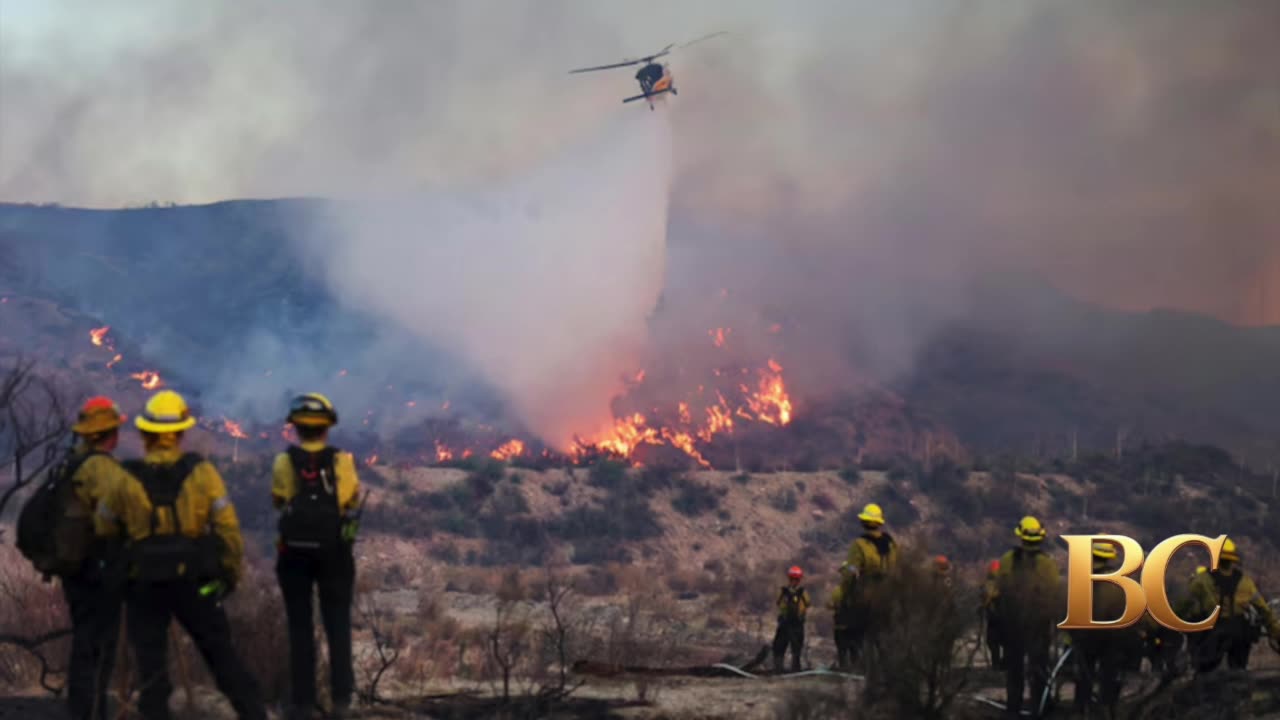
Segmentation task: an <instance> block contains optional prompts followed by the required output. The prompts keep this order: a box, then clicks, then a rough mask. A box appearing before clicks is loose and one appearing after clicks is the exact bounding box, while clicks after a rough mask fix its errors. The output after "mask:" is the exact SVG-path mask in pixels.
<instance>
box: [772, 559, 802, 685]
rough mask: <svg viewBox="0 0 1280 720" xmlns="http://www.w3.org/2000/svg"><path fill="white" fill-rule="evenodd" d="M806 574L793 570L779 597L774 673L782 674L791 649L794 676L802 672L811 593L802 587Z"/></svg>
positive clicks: (794, 568)
mask: <svg viewBox="0 0 1280 720" xmlns="http://www.w3.org/2000/svg"><path fill="white" fill-rule="evenodd" d="M802 579H804V571H803V570H801V569H800V568H799V567H798V566H792V568H791V569H790V570H788V571H787V584H786V585H783V586H782V590H781V591H780V592H779V593H778V630H777V632H776V633H774V635H773V670H774V672H777V673H781V672H782V661H783V660H784V659H785V658H786V654H787V648H788V647H790V648H791V672H800V653H801V652H802V651H803V650H804V621H805V616H806V615H807V614H808V612H809V593H808V591H806V590H805V589H804V587H803V586H801V585H800V581H801V580H802Z"/></svg>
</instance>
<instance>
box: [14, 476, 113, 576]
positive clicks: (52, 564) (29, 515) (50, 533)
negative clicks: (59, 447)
mask: <svg viewBox="0 0 1280 720" xmlns="http://www.w3.org/2000/svg"><path fill="white" fill-rule="evenodd" d="M104 454H105V453H101V452H97V451H91V452H88V453H85V454H69V455H68V456H67V457H66V458H64V459H63V460H62V461H61V462H59V463H58V464H57V465H55V466H54V467H53V468H52V469H51V470H50V471H49V473H48V475H46V476H45V480H44V482H42V483H41V484H40V485H39V486H38V487H37V488H36V491H35V493H34V494H32V496H31V498H30V499H28V500H27V502H26V504H25V505H23V506H22V511H21V512H20V513H19V515H18V528H17V530H18V542H17V545H18V550H19V551H20V552H21V553H22V554H23V556H25V557H26V558H27V560H30V561H31V564H32V565H33V566H34V567H35V569H36V570H38V571H39V572H40V573H41V574H42V575H44V576H45V578H46V579H47V578H48V577H50V576H52V575H63V576H65V575H73V574H75V573H76V572H78V571H79V570H80V569H81V567H82V566H83V564H84V561H85V559H86V558H87V557H88V556H89V548H90V546H91V545H92V544H93V539H94V532H93V508H91V507H89V505H88V504H87V503H85V502H84V501H83V500H81V499H80V496H79V495H78V494H77V493H76V484H75V481H74V479H73V478H74V476H75V474H76V471H77V470H79V469H80V466H81V465H83V464H84V463H85V461H86V460H88V459H89V458H90V457H92V456H94V455H104Z"/></svg>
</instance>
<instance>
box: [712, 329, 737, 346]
mask: <svg viewBox="0 0 1280 720" xmlns="http://www.w3.org/2000/svg"><path fill="white" fill-rule="evenodd" d="M731 332H733V331H732V330H731V329H730V328H713V329H711V330H708V331H707V334H708V335H710V336H711V342H713V343H715V346H716V347H718V348H722V347H724V339H725V337H726V336H728V335H729V333H731Z"/></svg>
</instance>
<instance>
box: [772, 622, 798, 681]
mask: <svg viewBox="0 0 1280 720" xmlns="http://www.w3.org/2000/svg"><path fill="white" fill-rule="evenodd" d="M788 647H790V648H791V671H792V672H799V671H800V653H801V652H802V651H803V650H804V620H803V619H793V618H778V630H777V632H775V633H774V634H773V666H774V669H776V670H779V671H780V670H782V661H783V660H784V659H785V658H786V655H787V648H788Z"/></svg>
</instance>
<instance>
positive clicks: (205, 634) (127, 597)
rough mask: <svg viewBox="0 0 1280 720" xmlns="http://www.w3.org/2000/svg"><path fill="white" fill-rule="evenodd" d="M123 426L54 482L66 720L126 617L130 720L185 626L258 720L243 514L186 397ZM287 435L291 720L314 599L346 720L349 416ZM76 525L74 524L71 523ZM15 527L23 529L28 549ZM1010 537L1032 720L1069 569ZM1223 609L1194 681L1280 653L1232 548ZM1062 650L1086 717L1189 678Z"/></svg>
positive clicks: (1194, 586) (304, 702)
mask: <svg viewBox="0 0 1280 720" xmlns="http://www.w3.org/2000/svg"><path fill="white" fill-rule="evenodd" d="M125 421H126V417H125V415H124V413H122V412H121V411H120V409H119V407H118V406H117V405H116V404H115V403H114V402H112V401H111V400H110V399H109V398H104V397H96V398H92V399H90V400H89V401H87V402H86V403H85V405H84V406H83V407H82V408H81V410H80V413H79V416H78V418H77V420H76V422H75V424H74V426H73V427H72V431H73V433H75V435H76V436H77V438H78V441H77V444H76V445H75V447H74V449H73V450H72V451H71V452H70V453H69V455H68V457H67V458H66V459H65V460H64V461H63V462H62V463H61V464H60V465H59V469H58V470H57V471H55V473H56V474H60V476H61V477H62V478H63V480H65V482H66V483H67V486H68V487H71V488H73V492H74V495H73V496H72V499H74V500H76V501H78V503H79V505H78V506H79V507H83V508H87V509H88V512H87V513H80V515H83V516H84V518H83V519H84V521H85V522H87V523H88V524H89V526H90V529H89V536H90V538H91V540H90V542H89V543H88V545H87V548H86V549H85V551H84V553H83V557H79V556H77V557H75V558H74V562H72V563H71V564H70V565H68V566H66V567H69V568H71V569H69V570H67V571H59V572H58V574H59V576H60V579H61V586H62V588H63V592H64V595H65V598H66V601H67V604H68V606H69V608H70V614H71V619H72V633H73V634H72V649H71V658H70V662H69V665H68V671H67V676H68V677H67V691H68V692H67V700H68V705H69V707H70V710H71V714H72V716H73V717H75V718H77V720H80V719H85V720H100V719H105V718H106V717H108V708H107V688H108V686H109V683H110V678H111V674H112V670H113V660H114V657H115V655H116V650H117V647H116V645H117V642H116V640H117V637H118V635H119V634H120V628H121V616H122V615H123V616H124V620H125V623H124V625H125V630H126V632H125V634H126V636H127V637H128V639H129V642H130V644H131V645H132V647H133V651H134V655H135V657H136V659H137V665H138V675H139V677H138V682H137V686H138V687H139V688H140V691H139V698H138V702H137V709H138V711H139V712H140V713H141V715H142V716H143V717H145V718H147V719H148V720H161V719H167V718H169V717H170V714H169V708H168V701H169V696H170V694H171V691H172V685H171V683H170V680H169V675H168V660H167V653H168V647H169V641H168V627H169V624H170V620H175V619H176V620H177V621H178V623H179V624H180V625H181V626H182V627H183V628H184V629H185V630H186V631H187V633H188V634H190V636H191V639H192V640H193V641H194V643H195V645H196V648H197V649H198V650H199V652H200V654H201V656H202V657H203V659H204V661H205V663H206V664H207V665H208V667H209V669H210V671H211V672H212V674H213V677H214V679H215V681H216V683H217V686H218V689H219V690H220V691H221V692H222V693H223V694H224V695H225V696H226V697H227V698H228V699H229V700H230V702H231V705H232V706H233V707H234V708H235V711H236V713H237V715H238V716H239V717H240V718H248V719H253V720H259V719H262V718H265V717H266V706H265V703H264V700H263V697H262V693H261V690H260V688H259V687H258V685H257V683H256V681H255V680H254V678H253V676H252V675H251V674H250V672H249V671H248V669H247V668H246V666H245V664H244V663H243V662H242V659H241V658H240V657H239V656H238V655H237V652H236V650H235V648H234V647H233V644H232V640H231V632H230V626H229V622H228V619H227V614H226V612H225V610H224V609H223V606H222V600H223V598H224V597H225V596H226V595H227V594H228V593H230V592H232V591H233V590H234V589H235V588H236V586H237V584H238V583H239V582H240V581H241V579H242V578H243V572H244V571H243V567H244V561H243V557H244V547H245V543H244V539H243V537H242V535H241V532H240V525H239V521H238V520H237V516H236V510H235V507H234V506H233V505H232V502H231V500H230V498H229V497H228V494H227V489H226V486H225V484H224V483H223V480H222V477H221V475H219V473H218V470H217V469H216V468H215V467H214V465H213V463H211V462H210V461H209V460H208V459H206V458H203V457H201V456H200V455H198V454H196V453H191V452H184V450H183V448H182V444H183V435H184V433H185V432H186V431H187V430H188V429H190V428H191V427H193V426H194V425H195V423H196V419H195V417H193V416H192V414H191V412H190V410H189V409H188V406H187V403H186V401H185V400H184V399H183V398H182V396H181V395H179V394H178V393H175V392H173V391H170V390H164V391H161V392H158V393H156V394H155V395H153V396H152V397H151V398H150V399H149V400H148V402H147V403H146V406H145V408H144V409H143V410H142V412H141V413H140V414H139V415H138V416H137V417H136V418H135V419H134V425H135V426H136V428H137V430H138V431H139V433H140V435H141V440H142V446H143V448H144V455H143V457H141V458H136V459H131V460H125V461H123V462H122V461H118V460H116V459H115V457H114V456H113V453H114V451H115V450H116V448H117V445H118V442H119V430H120V428H121V426H122V425H123V424H124V422H125ZM288 422H289V423H290V424H292V425H293V426H294V428H295V429H296V431H297V435H298V440H299V442H298V443H297V444H296V445H292V446H290V447H289V448H288V450H287V451H286V452H283V453H280V454H279V455H277V456H276V458H275V461H274V465H273V467H272V483H271V502H272V504H273V506H274V507H275V508H276V509H277V510H278V511H279V513H280V521H279V534H278V536H277V542H276V551H277V552H276V577H277V580H278V582H279V585H280V590H281V595H282V596H283V598H284V607H285V612H286V615H287V622H288V636H289V650H290V698H289V700H290V705H289V708H288V711H287V713H286V717H288V718H290V720H292V719H294V718H309V717H312V716H313V714H314V712H315V711H316V709H317V699H316V682H315V665H316V652H315V646H314V629H313V610H312V595H313V592H315V593H317V594H318V595H319V605H320V615H321V620H322V624H323V626H324V629H325V635H326V640H327V642H328V649H329V671H330V677H329V682H330V691H331V692H330V697H331V705H332V708H331V713H332V716H334V717H342V716H344V715H345V714H346V710H347V709H348V708H349V707H350V705H351V701H352V695H353V691H354V678H353V673H352V659H351V604H352V599H353V597H352V596H353V590H354V577H355V567H354V558H353V554H352V544H353V542H354V540H355V535H356V532H357V529H358V523H359V513H360V505H361V503H360V501H359V499H358V496H359V494H360V482H359V479H358V478H357V476H356V466H355V461H354V459H353V458H352V456H351V454H350V453H347V452H342V451H339V450H336V449H335V448H333V447H332V446H330V445H329V444H328V432H329V429H330V428H331V427H332V426H333V425H335V424H337V422H338V415H337V412H336V411H335V410H334V407H333V404H332V403H331V402H330V401H329V400H328V399H327V398H325V397H324V396H323V395H320V394H318V393H309V394H305V395H300V396H298V397H296V398H294V400H293V401H292V403H291V405H290V407H289V413H288ZM264 500H265V498H264ZM24 512H25V509H24ZM76 514H77V513H75V512H70V511H69V512H68V513H66V515H67V516H68V517H70V516H75V515H76ZM64 519H65V518H64ZM858 519H859V520H860V521H861V524H862V527H863V532H862V534H861V535H860V536H859V537H858V538H856V539H855V540H854V541H853V543H852V545H851V546H850V547H849V552H848V557H847V558H846V560H845V562H844V563H843V564H842V565H841V566H840V581H839V584H838V586H837V587H836V588H835V590H834V591H833V592H832V593H831V597H830V600H829V603H828V605H829V607H830V608H831V609H832V611H833V614H834V627H835V645H836V654H837V658H836V660H837V665H838V667H840V668H849V667H851V666H852V665H854V664H855V663H863V664H864V665H873V664H874V663H875V658H874V657H871V656H870V655H871V653H869V652H868V651H869V650H870V649H872V648H874V647H875V643H874V642H872V641H873V639H875V637H876V636H877V635H883V634H886V633H892V632H893V628H892V624H893V621H892V618H891V617H890V614H889V613H888V612H887V609H886V608H885V602H884V599H885V597H886V593H892V592H894V584H895V579H896V577H897V572H896V570H897V568H898V546H897V543H896V542H895V541H894V539H893V537H892V536H891V535H890V534H889V533H888V532H886V531H885V530H884V525H885V516H884V512H883V510H882V509H881V508H880V506H878V505H876V504H869V505H867V506H866V507H865V508H863V510H862V512H861V513H859V515H858ZM59 527H61V525H59ZM22 529H23V528H22V523H21V520H20V524H19V538H20V542H19V546H20V548H21V547H22V546H23V543H22ZM1014 534H1015V535H1016V536H1017V538H1018V539H1019V541H1020V542H1019V545H1018V546H1017V547H1015V548H1013V549H1011V550H1009V551H1008V552H1006V553H1005V554H1004V556H1003V557H1001V558H1000V559H999V560H997V561H994V562H992V563H991V565H990V567H989V571H988V577H987V580H986V583H985V584H984V586H983V589H982V593H981V594H982V601H981V608H982V615H983V617H984V619H985V625H986V634H985V640H986V643H987V645H988V648H989V650H990V656H991V661H992V666H993V667H995V668H997V669H1003V670H1004V671H1005V673H1006V675H1007V686H1006V689H1007V691H1008V695H1007V707H1008V711H1009V713H1010V714H1011V715H1013V716H1018V715H1019V713H1020V711H1021V709H1022V706H1023V691H1024V689H1025V686H1026V685H1030V690H1031V697H1032V699H1033V701H1032V704H1031V708H1030V709H1031V714H1032V715H1033V716H1034V715H1035V714H1036V713H1037V712H1038V710H1039V703H1038V699H1039V698H1040V697H1041V696H1042V695H1043V693H1044V691H1045V687H1046V684H1047V683H1048V680H1049V675H1048V670H1049V668H1048V666H1049V658H1050V649H1051V645H1052V642H1053V637H1054V632H1055V623H1056V621H1057V620H1058V619H1059V616H1060V615H1061V610H1062V608H1063V607H1064V605H1063V602H1062V596H1061V594H1060V571H1059V567H1058V563H1057V561H1055V560H1054V559H1053V558H1052V557H1051V556H1050V555H1049V554H1048V553H1046V552H1044V551H1043V547H1044V541H1045V538H1046V536H1047V533H1046V531H1045V529H1044V527H1043V526H1042V525H1041V524H1040V522H1039V521H1038V520H1037V519H1036V518H1034V517H1025V518H1023V519H1022V521H1021V522H1020V523H1019V524H1018V526H1017V527H1016V528H1015V530H1014ZM24 552H26V550H24ZM30 556H31V555H30V554H29V557H30ZM1115 559H1116V549H1115V548H1114V547H1113V546H1111V545H1109V544H1102V543H1098V544H1095V545H1094V546H1093V560H1094V568H1095V573H1103V572H1107V571H1108V569H1109V568H1111V567H1112V565H1113V563H1114V561H1115ZM933 570H934V572H935V573H936V575H935V579H938V580H941V581H942V582H943V583H944V586H945V590H946V596H947V597H951V595H952V588H951V582H950V574H951V564H950V563H949V562H948V561H947V559H946V558H945V557H944V556H938V557H936V558H935V559H934V563H933ZM788 576H789V582H788V584H787V585H786V586H784V587H783V588H782V589H781V592H780V593H779V595H778V599H777V607H778V627H777V633H776V636H775V638H774V642H773V647H772V650H773V657H774V668H775V670H776V671H777V672H782V671H783V664H784V663H783V661H784V659H785V655H786V653H787V651H788V650H790V652H791V656H792V663H791V670H792V671H793V672H794V671H799V670H800V668H801V665H800V655H801V653H802V652H803V648H804V628H805V618H806V615H807V613H808V610H809V608H810V605H811V600H810V597H809V594H808V592H807V591H806V590H805V589H804V587H803V585H802V584H801V583H802V580H803V572H802V571H801V569H800V568H799V567H792V568H790V570H789V572H788ZM1124 601H1125V598H1124V595H1123V591H1122V590H1121V589H1120V588H1119V587H1117V586H1115V585H1112V584H1110V583H1095V584H1094V608H1095V616H1096V617H1098V618H1099V619H1103V620H1105V619H1108V618H1116V617H1119V616H1120V615H1121V614H1122V613H1123V609H1124ZM1215 607H1219V608H1221V609H1220V612H1219V616H1218V620H1217V623H1216V625H1215V626H1214V627H1213V629H1212V630H1209V631H1206V632H1202V633H1196V634H1193V635H1192V636H1191V637H1190V640H1189V641H1188V642H1187V645H1188V649H1189V651H1190V657H1191V660H1192V663H1193V664H1194V666H1195V669H1196V670H1197V671H1199V672H1207V671H1210V670H1213V669H1214V668H1216V667H1217V666H1218V665H1219V664H1220V663H1221V661H1222V658H1223V657H1226V659H1227V664H1228V666H1229V667H1231V668H1241V669H1242V668H1244V667H1245V666H1246V665H1247V663H1248V659H1249V652H1250V648H1251V646H1252V645H1253V643H1254V641H1256V640H1257V639H1258V637H1259V636H1260V635H1261V633H1262V631H1264V630H1265V632H1266V634H1267V636H1268V637H1269V641H1270V643H1271V646H1272V647H1273V648H1274V649H1276V650H1277V651H1280V620H1277V618H1276V616H1275V615H1274V614H1273V613H1272V611H1271V608H1270V606H1268V604H1267V603H1266V602H1265V601H1264V600H1263V598H1262V596H1261V595H1260V593H1259V592H1258V588H1257V586H1256V585H1255V584H1254V582H1253V580H1252V579H1251V578H1250V577H1249V576H1247V575H1245V574H1244V573H1243V571H1242V570H1241V568H1240V553H1239V551H1238V550H1237V548H1236V545H1235V543H1234V542H1232V541H1231V540H1227V541H1226V543H1225V544H1224V546H1223V549H1222V552H1221V554H1220V562H1219V567H1218V569H1216V570H1213V571H1208V570H1206V569H1205V568H1200V570H1199V571H1198V572H1197V573H1196V574H1195V575H1194V577H1193V578H1192V579H1191V581H1190V583H1189V585H1188V587H1187V589H1186V592H1185V593H1184V595H1183V597H1182V598H1181V600H1180V602H1179V603H1178V605H1177V606H1176V610H1177V611H1178V614H1179V615H1180V616H1181V617H1183V618H1184V619H1187V620H1189V621H1192V622H1194V621H1197V620H1200V619H1203V618H1206V617H1208V616H1209V615H1210V614H1211V613H1212V611H1213V609H1214V608H1215ZM122 609H123V612H122ZM1069 642H1070V643H1071V644H1072V646H1073V651H1074V652H1075V657H1076V669H1077V671H1076V678H1077V691H1076V699H1075V702H1076V704H1077V706H1078V707H1081V708H1086V707H1088V706H1089V705H1091V704H1095V703H1100V704H1101V705H1102V706H1104V707H1106V708H1114V706H1115V704H1116V702H1117V700H1118V698H1119V694H1120V687H1121V676H1122V674H1123V673H1124V672H1125V671H1127V670H1131V669H1134V666H1135V664H1137V663H1140V662H1141V658H1142V657H1143V655H1144V654H1145V655H1146V657H1148V658H1149V659H1150V661H1151V662H1152V665H1153V666H1154V667H1156V668H1157V669H1158V670H1160V671H1161V672H1163V673H1165V675H1166V677H1172V676H1173V675H1175V674H1176V673H1177V672H1179V670H1180V669H1179V667H1178V666H1179V660H1178V658H1179V653H1180V651H1181V648H1182V645H1183V638H1182V637H1181V636H1180V635H1179V634H1177V633H1173V632H1170V631H1168V630H1166V629H1164V628H1163V627H1160V626H1158V625H1156V624H1154V623H1153V622H1151V621H1150V620H1149V618H1147V619H1145V620H1144V622H1143V623H1141V624H1140V625H1139V626H1136V627H1133V628H1128V629H1101V630H1088V631H1074V632H1073V633H1072V634H1071V635H1070V638H1069ZM1135 661H1136V662H1135ZM1095 685H1096V686H1097V687H1098V693H1097V694H1096V695H1095V693H1094V690H1093V688H1094V687H1095Z"/></svg>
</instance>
